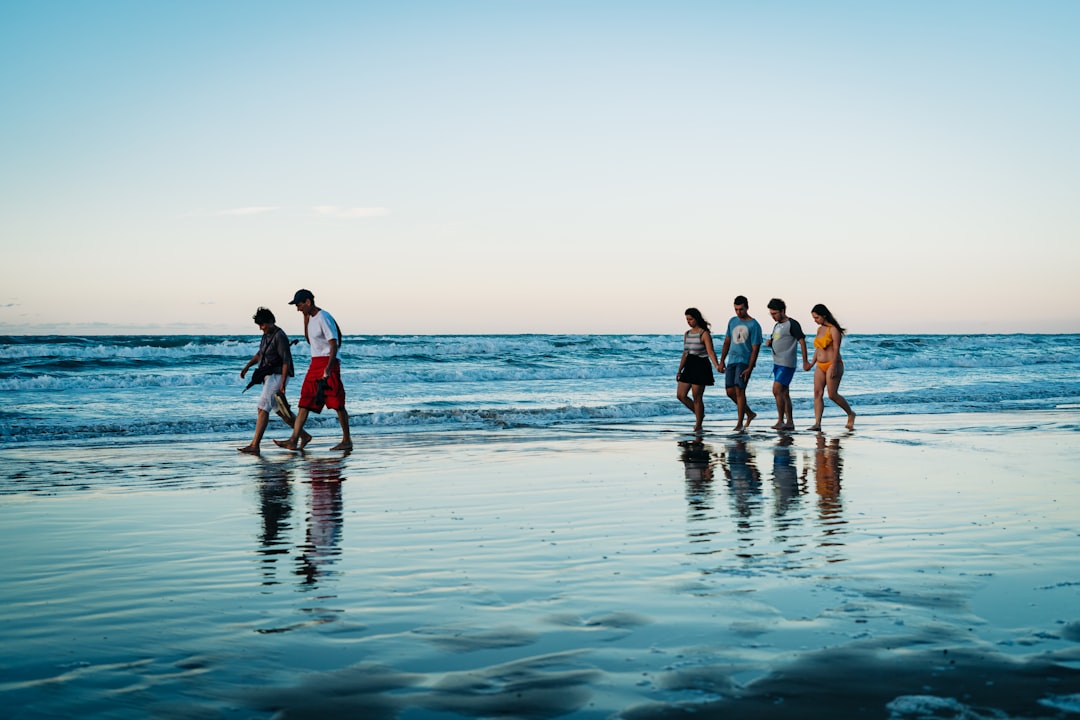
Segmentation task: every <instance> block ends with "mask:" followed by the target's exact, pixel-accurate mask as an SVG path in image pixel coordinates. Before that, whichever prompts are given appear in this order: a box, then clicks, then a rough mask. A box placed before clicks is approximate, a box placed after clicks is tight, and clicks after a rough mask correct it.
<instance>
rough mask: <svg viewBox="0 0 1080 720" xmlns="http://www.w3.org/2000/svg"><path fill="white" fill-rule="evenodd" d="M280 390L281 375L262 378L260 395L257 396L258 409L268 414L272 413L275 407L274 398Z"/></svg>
mask: <svg viewBox="0 0 1080 720" xmlns="http://www.w3.org/2000/svg"><path fill="white" fill-rule="evenodd" d="M280 389H281V374H280V373H278V374H277V375H267V376H266V377H265V378H263V386H262V395H259V409H260V410H265V411H266V412H268V413H272V412H274V410H275V409H276V408H277V406H276V405H275V404H274V396H275V395H277V392H278V390H280Z"/></svg>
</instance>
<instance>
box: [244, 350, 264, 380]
mask: <svg viewBox="0 0 1080 720" xmlns="http://www.w3.org/2000/svg"><path fill="white" fill-rule="evenodd" d="M261 355H262V353H255V356H254V357H252V358H251V359H250V360H248V361H247V365H245V366H244V369H243V370H241V371H240V377H241V378H242V377H244V376H246V375H247V371H248V370H250V369H251V366H252V365H258V363H259V358H260V357H261Z"/></svg>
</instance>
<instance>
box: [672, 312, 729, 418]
mask: <svg viewBox="0 0 1080 720" xmlns="http://www.w3.org/2000/svg"><path fill="white" fill-rule="evenodd" d="M686 324H687V325H689V326H690V329H689V330H687V331H686V334H685V335H683V354H682V359H681V360H680V361H679V372H678V373H677V374H676V375H675V379H676V380H677V381H678V382H679V389H678V392H677V393H676V397H678V398H679V402H681V403H682V404H683V405H685V406H686V407H687V409H688V410H690V411H691V412H692V413H694V420H695V422H694V432H701V423H702V421H703V420H704V419H705V398H704V395H705V386H706V385H712V384H713V372H712V369H713V366H715V367H716V369H717V371H719V370H720V363H719V362H718V361H717V359H716V352H715V351H714V350H713V344H712V333H710V332H709V327H710V324H709V321H707V320H706V319H705V318H703V317H702V316H701V311H700V310H698V309H697V308H686ZM710 360H711V361H712V363H711V365H710V362H709V361H710ZM691 391H692V392H693V394H692V396H690V395H691ZM688 396H690V397H688Z"/></svg>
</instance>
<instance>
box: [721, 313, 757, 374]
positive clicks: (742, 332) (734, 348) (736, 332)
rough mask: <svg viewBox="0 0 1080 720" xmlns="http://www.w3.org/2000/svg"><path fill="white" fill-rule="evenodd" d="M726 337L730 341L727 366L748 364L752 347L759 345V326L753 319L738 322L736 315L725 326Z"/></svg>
mask: <svg viewBox="0 0 1080 720" xmlns="http://www.w3.org/2000/svg"><path fill="white" fill-rule="evenodd" d="M727 336H728V337H729V338H730V339H731V344H730V345H729V346H728V355H727V360H726V362H727V364H728V365H735V364H737V363H742V364H743V365H749V364H750V351H751V350H752V349H753V346H754V345H761V325H758V321H757V320H754V319H752V318H751V319H750V320H740V319H739V317H738V315H736V316H735V317H733V318H731V320H729V321H728V324H727Z"/></svg>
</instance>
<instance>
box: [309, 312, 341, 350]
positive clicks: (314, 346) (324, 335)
mask: <svg viewBox="0 0 1080 720" xmlns="http://www.w3.org/2000/svg"><path fill="white" fill-rule="evenodd" d="M307 334H308V343H310V344H311V357H329V355H330V341H331V340H333V341H334V342H337V339H338V326H337V323H336V322H334V318H333V317H332V316H331V315H330V313H328V312H326V311H325V310H322V309H320V310H319V312H318V313H316V314H315V316H314V317H312V318H311V319H309V320H308V326H307ZM339 349H340V348H339Z"/></svg>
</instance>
